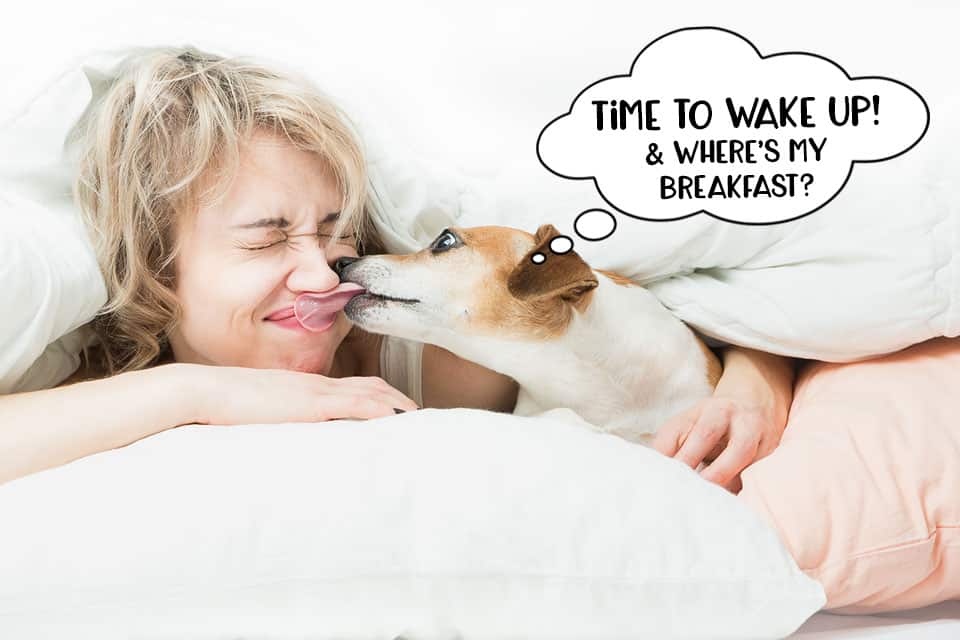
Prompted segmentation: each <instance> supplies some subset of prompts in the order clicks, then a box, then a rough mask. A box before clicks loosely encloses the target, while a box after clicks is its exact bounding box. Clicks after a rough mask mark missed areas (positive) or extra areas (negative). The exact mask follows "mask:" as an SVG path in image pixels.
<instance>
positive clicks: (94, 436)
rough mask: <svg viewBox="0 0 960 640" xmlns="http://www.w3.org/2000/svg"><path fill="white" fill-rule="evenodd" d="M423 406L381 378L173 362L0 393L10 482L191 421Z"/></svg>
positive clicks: (315, 416) (372, 413) (350, 414)
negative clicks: (53, 385)
mask: <svg viewBox="0 0 960 640" xmlns="http://www.w3.org/2000/svg"><path fill="white" fill-rule="evenodd" d="M415 409H417V405H416V404H415V403H414V402H413V401H412V400H410V399H409V398H407V397H406V396H404V395H403V394H402V393H400V392H399V391H397V390H396V389H394V388H393V387H391V386H390V385H388V384H387V383H386V382H384V381H383V380H382V379H380V378H376V377H369V376H363V377H360V376H357V377H351V378H328V377H326V376H322V375H317V374H313V373H304V372H301V371H288V370H285V369H252V368H246V367H218V366H209V365H201V364H189V363H172V364H164V365H160V366H156V367H151V368H149V369H143V370H140V371H130V372H127V373H121V374H118V375H115V376H113V377H110V378H103V379H100V380H90V381H87V382H79V383H77V384H72V385H68V386H65V387H58V388H55V389H47V390H44V391H34V392H30V393H19V394H13V395H8V396H0V483H4V482H7V481H9V480H13V479H14V478H19V477H20V476H24V475H27V474H29V473H33V472H35V471H41V470H43V469H49V468H51V467H55V466H58V465H61V464H65V463H67V462H70V461H71V460H76V459H77V458H82V457H84V456H88V455H91V454H94V453H99V452H101V451H107V450H109V449H115V448H117V447H122V446H125V445H128V444H130V443H132V442H135V441H137V440H140V439H141V438H145V437H147V436H149V435H152V434H155V433H159V432H161V431H165V430H167V429H171V428H173V427H177V426H180V425H184V424H191V423H201V424H220V425H229V424H247V423H278V422H323V421H326V420H336V419H340V418H361V419H363V418H377V417H383V416H392V415H394V414H395V413H397V412H399V411H413V410H415Z"/></svg>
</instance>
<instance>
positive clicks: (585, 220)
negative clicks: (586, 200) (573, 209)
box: [573, 209, 617, 240]
mask: <svg viewBox="0 0 960 640" xmlns="http://www.w3.org/2000/svg"><path fill="white" fill-rule="evenodd" d="M573 230H574V231H576V232H577V235H578V236H580V237H581V238H583V239H584V240H606V239H607V238H609V237H610V236H612V235H613V232H614V231H616V230H617V219H616V217H614V215H613V214H612V213H610V212H609V211H606V210H604V209H587V210H586V211H583V212H581V213H580V215H578V216H577V217H576V218H575V219H574V220H573Z"/></svg>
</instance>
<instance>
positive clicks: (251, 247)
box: [170, 131, 357, 374]
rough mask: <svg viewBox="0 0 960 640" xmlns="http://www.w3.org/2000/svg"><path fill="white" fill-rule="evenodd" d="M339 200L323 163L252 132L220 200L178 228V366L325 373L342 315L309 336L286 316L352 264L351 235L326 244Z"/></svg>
mask: <svg viewBox="0 0 960 640" xmlns="http://www.w3.org/2000/svg"><path fill="white" fill-rule="evenodd" d="M340 201H341V194H340V192H339V190H338V189H337V186H336V182H335V179H334V178H333V176H332V175H331V173H330V171H329V169H328V168H327V166H326V163H325V162H324V161H323V160H322V159H321V158H320V157H318V156H317V155H315V154H312V153H309V152H306V151H301V150H299V149H297V148H296V147H294V146H293V145H292V144H290V143H289V142H288V141H287V140H285V139H284V138H280V137H276V136H274V135H272V134H270V133H268V132H262V131H261V132H258V133H257V134H256V136H255V137H254V138H253V139H252V140H251V141H250V142H249V143H248V144H247V145H246V146H245V147H244V148H243V149H242V151H241V165H240V167H239V170H238V173H237V175H236V179H235V180H234V182H233V184H232V185H231V187H230V190H229V191H228V192H227V193H226V195H225V197H224V198H223V199H222V200H221V202H219V203H218V204H216V206H211V205H201V206H200V207H199V209H198V210H197V211H196V212H194V214H193V215H186V216H184V219H183V220H181V224H180V226H179V228H178V233H179V234H180V235H179V237H180V239H181V242H182V245H181V253H180V254H179V255H178V257H177V260H176V273H177V284H176V295H177V297H178V300H179V302H180V305H181V308H182V311H183V314H182V320H181V323H180V324H179V325H178V326H177V327H176V329H174V331H173V332H172V333H171V335H170V344H171V347H172V348H173V353H174V356H175V359H176V360H177V361H179V362H196V363H201V364H216V365H227V366H246V367H257V368H271V369H294V370H298V371H310V372H314V373H321V374H327V373H329V372H330V367H331V364H332V362H333V356H334V353H335V352H336V350H337V348H338V347H339V345H340V343H341V341H342V340H343V338H344V336H346V334H347V332H348V331H349V330H350V324H349V321H348V320H347V319H346V317H345V316H344V315H343V312H342V311H341V312H339V313H337V316H336V320H335V322H334V323H333V325H332V326H331V327H330V328H328V329H327V330H326V331H322V332H320V333H314V332H311V331H308V330H306V329H303V328H302V327H300V326H299V324H298V323H297V322H296V318H288V319H286V320H277V319H268V318H269V317H270V316H281V317H282V316H284V315H287V313H284V312H285V311H287V312H292V309H293V304H294V300H295V299H296V297H297V296H298V295H299V294H301V293H303V292H305V291H314V292H325V291H330V290H331V289H334V288H335V287H336V286H337V285H338V284H339V278H338V277H337V274H336V273H334V271H333V269H332V268H331V266H332V265H333V264H334V262H336V260H337V259H338V258H340V257H343V256H356V255H357V251H356V248H355V241H354V238H353V237H352V236H347V237H344V238H342V239H341V240H340V242H339V243H337V244H334V243H331V242H329V240H330V238H329V234H330V233H331V232H332V229H333V226H334V222H335V221H336V217H337V215H338V214H339V211H340Z"/></svg>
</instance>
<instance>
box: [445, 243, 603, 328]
mask: <svg viewBox="0 0 960 640" xmlns="http://www.w3.org/2000/svg"><path fill="white" fill-rule="evenodd" d="M456 231H457V233H458V234H460V237H461V238H463V242H464V245H466V246H467V247H469V249H470V250H471V254H470V255H473V256H481V257H482V259H483V260H484V262H485V263H486V264H485V267H486V268H485V273H486V274H487V277H486V278H485V284H486V285H488V286H485V288H484V290H483V292H482V296H483V299H482V300H480V301H479V302H478V304H476V305H474V307H473V313H472V314H471V318H470V325H471V326H473V327H474V328H476V329H478V330H480V331H482V332H489V333H501V334H502V333H504V332H505V331H506V332H508V333H512V334H513V335H516V336H518V337H521V336H522V337H526V338H532V339H536V340H549V339H552V338H556V337H559V336H561V335H563V333H564V332H565V331H566V329H567V326H568V325H569V324H570V320H571V318H572V317H573V313H574V310H576V311H580V312H583V311H585V310H586V309H587V307H588V306H589V304H590V301H591V300H592V298H593V295H592V293H593V289H594V288H595V287H596V286H597V278H596V275H595V274H594V273H593V270H592V269H590V267H589V266H588V265H587V263H586V262H584V261H583V259H582V258H581V257H580V256H578V255H577V254H576V253H574V252H573V251H571V252H568V253H566V254H560V255H557V254H554V253H552V252H551V251H550V249H549V246H548V245H549V242H550V240H552V239H553V238H555V237H556V236H558V235H560V233H559V232H558V231H557V230H556V229H555V228H554V227H553V226H552V225H544V226H542V227H540V229H538V230H537V234H536V235H531V234H529V233H527V232H525V231H520V230H518V229H511V228H509V227H494V226H490V227H474V228H470V229H456ZM531 245H532V247H531ZM537 251H540V252H541V253H543V254H544V255H545V256H546V257H547V260H546V262H545V263H543V264H535V263H534V262H533V261H532V260H531V259H530V257H531V256H532V255H533V254H534V253H536V252H537ZM474 252H475V253H474ZM451 253H452V252H451Z"/></svg>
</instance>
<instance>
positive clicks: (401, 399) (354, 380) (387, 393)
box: [338, 376, 420, 411]
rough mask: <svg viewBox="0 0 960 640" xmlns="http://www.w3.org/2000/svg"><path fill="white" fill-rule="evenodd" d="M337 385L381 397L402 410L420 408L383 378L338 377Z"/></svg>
mask: <svg viewBox="0 0 960 640" xmlns="http://www.w3.org/2000/svg"><path fill="white" fill-rule="evenodd" d="M338 386H342V387H343V388H344V389H347V390H349V391H350V392H355V393H358V394H362V395H370V396H373V397H377V398H381V399H383V401H384V402H388V403H392V404H391V407H392V408H396V409H400V410H402V411H415V410H417V409H419V408H420V407H418V406H417V403H416V402H414V401H413V400H411V399H410V398H408V397H407V396H405V395H404V394H403V393H401V392H400V391H398V390H397V389H395V388H394V387H392V386H390V384H389V383H387V381H386V380H384V379H383V378H377V377H375V376H355V377H351V378H340V379H339V385H338Z"/></svg>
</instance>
